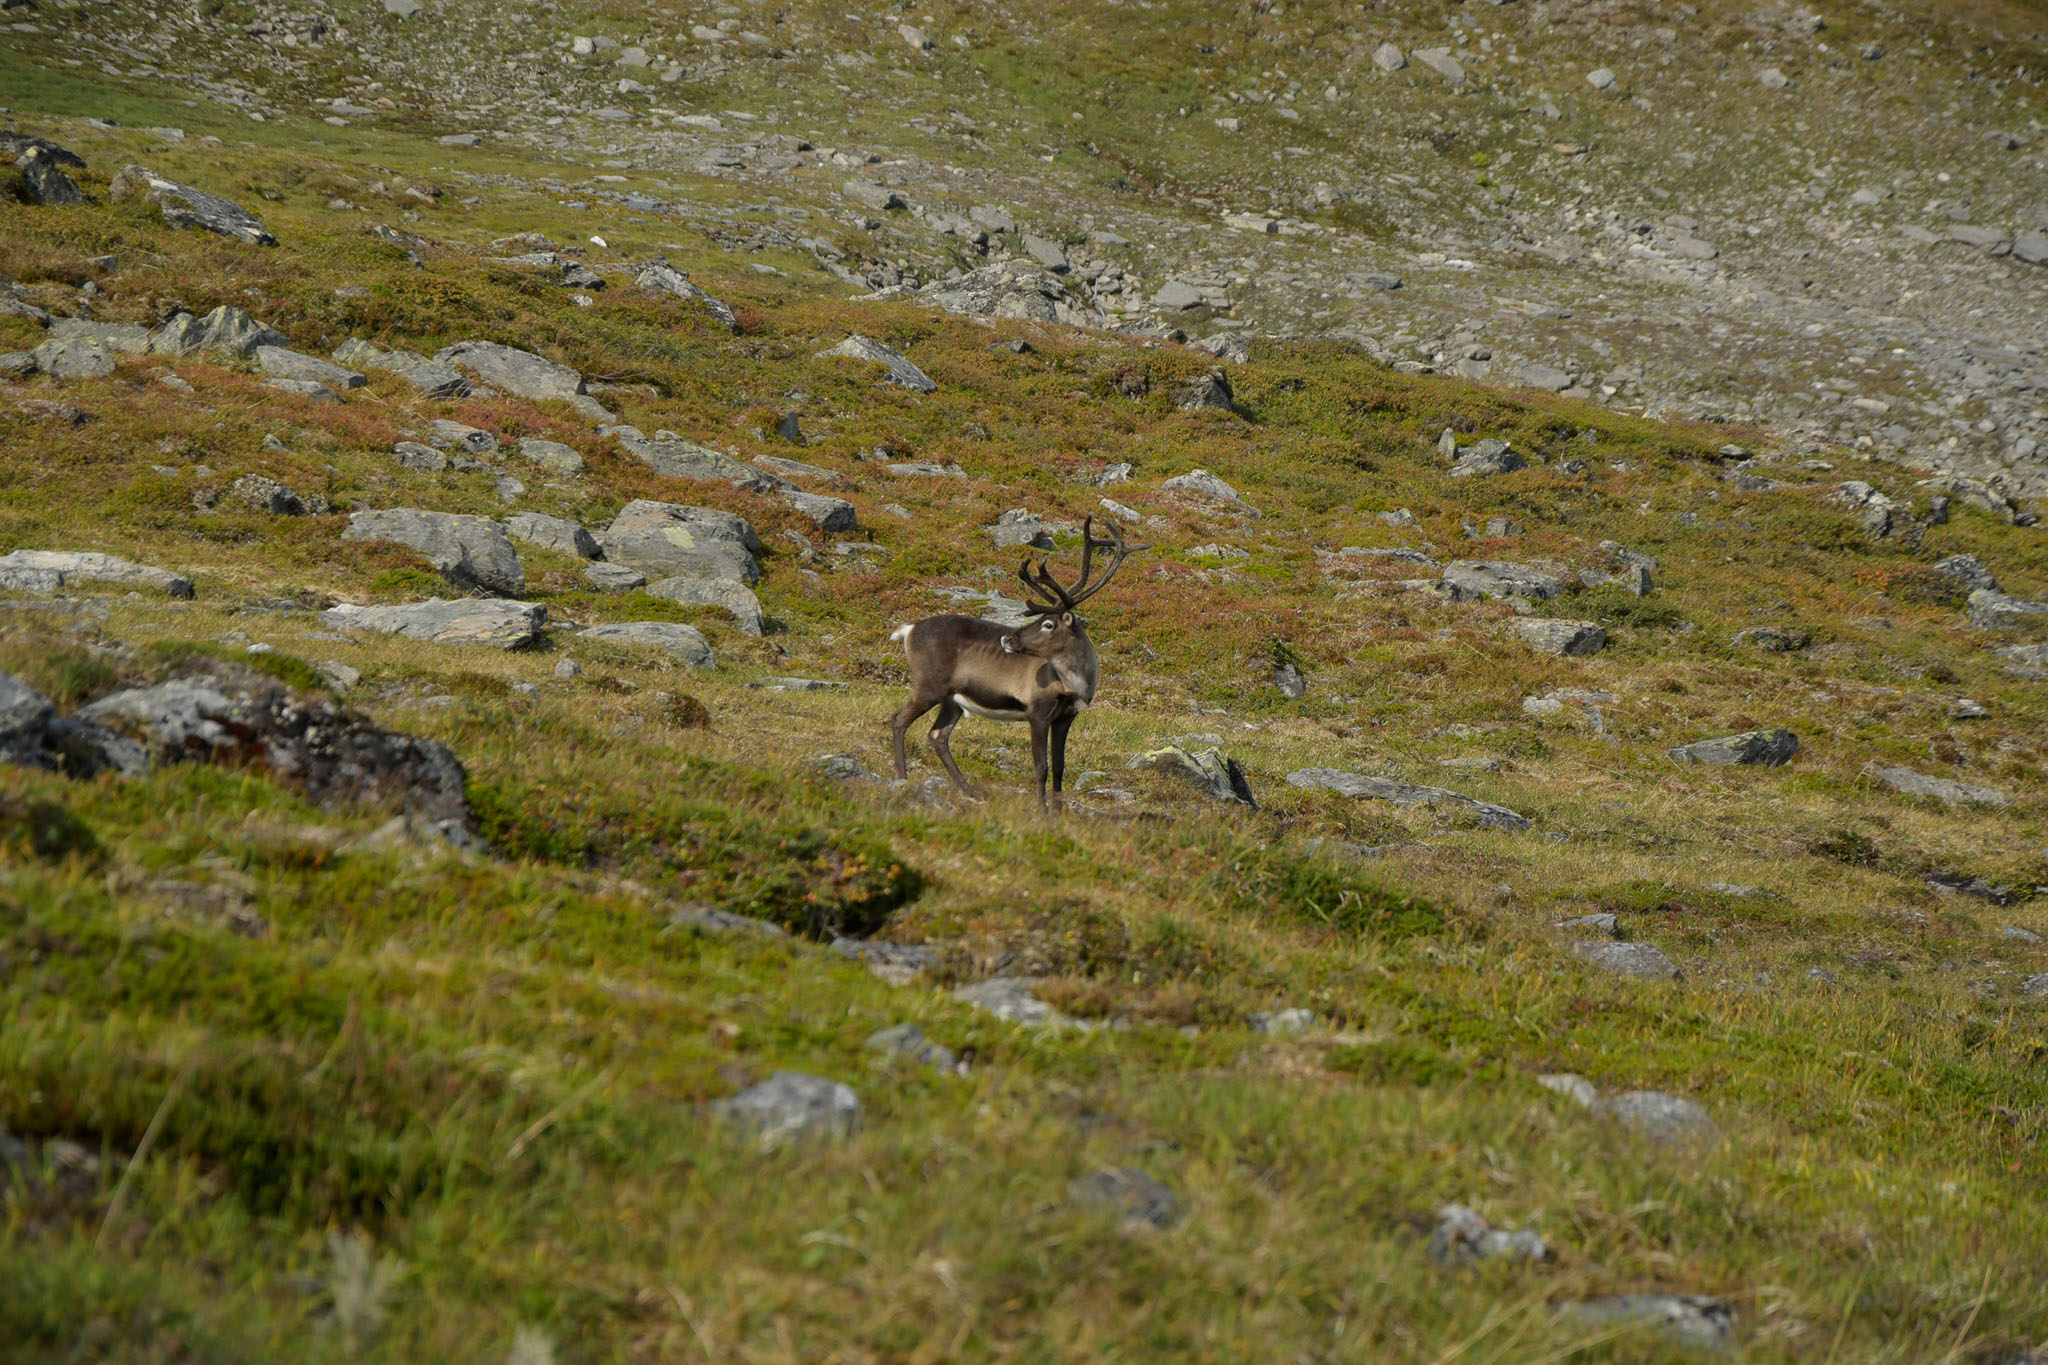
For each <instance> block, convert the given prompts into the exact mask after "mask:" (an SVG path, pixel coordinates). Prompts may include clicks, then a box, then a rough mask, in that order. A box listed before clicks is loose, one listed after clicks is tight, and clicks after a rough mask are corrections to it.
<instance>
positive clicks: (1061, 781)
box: [1052, 716, 1074, 807]
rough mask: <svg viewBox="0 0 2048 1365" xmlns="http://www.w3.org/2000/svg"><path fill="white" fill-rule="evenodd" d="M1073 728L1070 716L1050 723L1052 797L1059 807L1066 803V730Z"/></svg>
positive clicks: (1072, 719)
mask: <svg viewBox="0 0 2048 1365" xmlns="http://www.w3.org/2000/svg"><path fill="white" fill-rule="evenodd" d="M1073 728H1074V718H1073V717H1072V716H1061V717H1060V718H1059V719H1058V720H1056V721H1054V722H1053V723H1052V799H1053V804H1055V805H1057V806H1061V807H1064V806H1065V805H1066V804H1067V802H1066V798H1065V795H1064V793H1065V790H1066V785H1067V731H1069V730H1071V729H1073Z"/></svg>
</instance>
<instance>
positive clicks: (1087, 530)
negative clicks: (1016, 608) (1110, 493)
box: [1017, 516, 1152, 615]
mask: <svg viewBox="0 0 2048 1365" xmlns="http://www.w3.org/2000/svg"><path fill="white" fill-rule="evenodd" d="M1106 524H1107V525H1108V527H1109V534H1110V539H1108V540H1098V539H1096V537H1095V518H1094V517H1092V516H1091V517H1088V518H1087V519H1085V520H1084V521H1082V523H1081V576H1080V577H1079V578H1077V579H1075V580H1074V585H1073V586H1072V587H1067V586H1066V585H1064V584H1062V583H1061V582H1060V581H1059V580H1058V579H1057V578H1054V577H1053V576H1052V574H1051V573H1050V572H1049V571H1048V570H1047V569H1046V561H1045V560H1044V559H1040V560H1039V561H1038V565H1037V568H1036V569H1035V570H1033V571H1032V572H1030V573H1027V572H1026V570H1027V569H1029V568H1030V566H1031V560H1030V558H1029V556H1027V557H1026V558H1025V560H1024V565H1025V567H1024V568H1020V569H1019V570H1018V571H1017V575H1018V577H1020V578H1022V579H1023V580H1024V583H1025V586H1027V587H1029V588H1031V589H1033V590H1034V591H1036V592H1038V593H1039V594H1040V595H1041V596H1044V597H1046V598H1048V599H1050V602H1049V604H1048V605H1046V606H1034V607H1032V608H1030V610H1031V611H1032V612H1034V613H1035V614H1038V615H1044V614H1045V613H1047V612H1053V611H1072V610H1073V609H1074V608H1075V607H1078V606H1080V605H1081V603H1083V602H1085V601H1087V600H1088V599H1089V598H1091V597H1093V596H1094V595H1095V594H1096V593H1099V592H1101V591H1102V590H1103V589H1104V588H1106V587H1108V586H1109V580H1111V579H1112V578H1115V577H1116V571H1117V570H1118V569H1120V568H1122V567H1123V564H1124V561H1125V560H1126V559H1128V558H1130V557H1131V556H1132V555H1134V554H1137V553H1138V552H1139V551H1140V550H1149V549H1151V548H1152V547H1151V546H1150V545H1133V546H1127V545H1125V544H1124V533H1123V532H1122V531H1120V530H1118V529H1117V525H1116V523H1115V522H1108V523H1106ZM1098 549H1101V550H1109V551H1112V552H1113V555H1114V557H1113V558H1112V559H1111V560H1110V563H1109V570H1108V572H1106V573H1104V574H1103V575H1102V577H1101V579H1099V580H1097V581H1095V582H1092V583H1091V582H1090V581H1089V578H1090V576H1091V575H1092V574H1093V573H1094V571H1095V552H1096V551H1097V550H1098ZM1034 574H1035V577H1034Z"/></svg>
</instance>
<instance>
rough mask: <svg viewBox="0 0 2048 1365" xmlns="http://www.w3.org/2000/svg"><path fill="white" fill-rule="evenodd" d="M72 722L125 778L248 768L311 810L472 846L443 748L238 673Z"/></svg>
mask: <svg viewBox="0 0 2048 1365" xmlns="http://www.w3.org/2000/svg"><path fill="white" fill-rule="evenodd" d="M71 719H72V721H73V722H74V723H76V724H78V725H81V726H90V727H93V728H94V729H96V730H99V731H102V732H104V733H105V734H107V735H108V736H111V737H112V738H113V741H114V742H113V743H110V744H109V745H108V746H107V748H106V751H107V752H109V753H112V754H115V755H118V756H119V757H120V760H121V761H120V763H119V766H121V767H122V768H123V769H124V770H126V771H131V772H135V771H143V770H146V769H148V768H153V767H159V766H162V765H164V764H168V763H180V762H204V763H219V764H224V765H229V766H235V767H254V768H257V769H260V770H263V771H266V772H268V773H269V774H270V775H271V776H273V777H275V778H276V779H277V780H279V781H280V782H283V783H284V784H285V785H287V786H289V787H292V788H293V789H295V790H297V791H299V792H301V793H302V794H304V795H305V796H306V798H307V799H308V800H310V801H312V802H313V803H314V804H315V805H319V806H323V807H327V808H330V809H332V808H338V807H345V806H353V805H363V804H376V805H393V806H397V807H399V808H400V809H402V810H404V811H405V812H406V814H407V815H409V816H411V817H413V818H414V819H415V820H418V821H421V822H423V823H426V824H428V825H430V826H432V827H434V828H435V829H437V830H439V831H440V832H441V833H443V834H445V835H447V836H448V837H450V838H452V839H454V840H456V841H457V842H461V843H472V842H474V841H475V827H476V819H475V815H474V813H473V812H472V811H471V810H470V807H469V799H468V796H467V793H466V787H467V778H466V776H465V775H464V773H463V770H462V764H461V763H460V762H458V761H457V760H456V757H455V755H454V754H453V753H452V752H450V751H449V749H448V747H447V746H446V745H444V744H439V743H436V742H435V741H433V740H426V739H415V738H414V737H412V736H410V735H401V734H395V733H393V732H391V731H389V730H385V729H383V728H381V727H379V726H378V725H376V724H374V723H373V722H371V721H370V720H368V719H366V718H365V717H362V716H359V715H356V714H355V713H353V712H350V711H347V710H345V709H343V708H342V707H341V706H339V705H337V704H335V703H334V702H331V701H328V700H326V699H325V698H319V697H312V696H307V695H302V694H298V693H294V692H292V691H290V690H289V689H287V688H285V687H284V686H282V685H280V684H279V683H277V682H275V681H273V680H271V679H269V678H267V677H264V676H263V675H262V674H259V673H256V672H254V671H252V670H250V669H247V668H244V667H241V666H239V665H233V664H218V665H213V666H211V667H210V668H209V669H208V670H207V671H206V672H204V673H199V674H194V675H191V676H188V677H183V678H177V679H173V680H171V681H169V682H164V683H159V684H157V685H156V686H154V687H140V688H133V689H131V690H128V691H125V692H117V693H115V694H113V695H112V696H109V697H103V698H101V699H100V700H99V701H96V702H93V703H92V704H91V705H89V706H85V707H82V708H80V709H79V710H78V711H77V712H76V713H75V714H74V715H73V716H72V717H71Z"/></svg>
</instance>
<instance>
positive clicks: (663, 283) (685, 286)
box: [633, 261, 740, 333]
mask: <svg viewBox="0 0 2048 1365" xmlns="http://www.w3.org/2000/svg"><path fill="white" fill-rule="evenodd" d="M633 285H634V287H635V288H638V289H648V290H653V291H655V292H657V293H664V294H673V295H675V296H676V297H677V298H679V299H688V300H690V301H691V302H693V303H697V304H701V305H702V306H703V308H704V311H705V312H707V313H709V314H711V316H712V317H714V318H716V319H718V322H719V325H721V326H722V327H724V328H725V330H726V331H728V332H734V333H737V332H738V331H739V330H740V320H739V318H737V317H736V316H734V314H733V311H732V309H731V308H729V307H728V306H726V304H725V301H724V300H722V299H716V298H713V297H712V296H711V295H709V294H707V293H705V292H704V291H703V289H701V288H700V287H698V286H697V285H696V284H694V283H693V282H692V281H691V279H690V277H689V276H688V275H686V274H684V273H683V272H682V271H680V270H678V269H676V268H675V267H674V266H672V265H670V264H669V263H668V262H667V261H654V262H651V263H649V264H647V265H645V266H642V267H641V268H640V273H639V274H638V275H636V276H634V277H633Z"/></svg>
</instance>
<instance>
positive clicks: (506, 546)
mask: <svg viewBox="0 0 2048 1365" xmlns="http://www.w3.org/2000/svg"><path fill="white" fill-rule="evenodd" d="M341 538H342V539H343V540H368V541H376V540H386V541H392V542H394V543H396V544H399V545H404V546H406V547H407V548H408V549H411V550H415V551H417V552H418V553H419V554H421V555H423V556H425V557H426V559H427V561H428V562H429V563H431V564H432V565H433V566H434V568H435V569H436V570H437V571H438V572H439V573H440V575H441V576H442V577H443V578H445V579H447V580H448V581H449V582H450V583H452V584H454V585H455V586H456V587H458V588H480V589H482V590H484V591H485V592H489V593H491V594H493V595H496V596H509V597H516V596H518V595H519V594H520V593H523V592H525V591H526V573H525V571H524V570H523V569H521V568H520V567H519V555H518V552H517V551H515V550H514V549H513V548H512V540H511V537H509V536H507V535H506V534H505V528H504V527H502V526H500V525H498V523H496V522H495V521H492V520H490V519H489V518H487V517H473V516H463V515H458V514H455V513H449V512H422V511H420V510H418V509H416V508H411V507H394V508H390V509H388V510H385V511H381V512H357V513H354V514H353V515H351V516H350V517H349V519H348V529H347V530H345V531H343V532H342V533H341Z"/></svg>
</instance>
